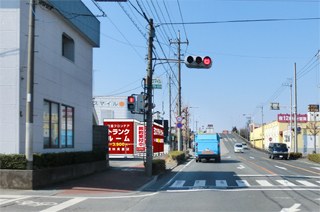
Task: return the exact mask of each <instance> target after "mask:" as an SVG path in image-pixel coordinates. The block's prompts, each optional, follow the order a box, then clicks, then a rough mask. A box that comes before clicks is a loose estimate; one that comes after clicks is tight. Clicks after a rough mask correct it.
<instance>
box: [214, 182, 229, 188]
mask: <svg viewBox="0 0 320 212" xmlns="http://www.w3.org/2000/svg"><path fill="white" fill-rule="evenodd" d="M216 186H217V187H228V184H227V181H226V180H216Z"/></svg>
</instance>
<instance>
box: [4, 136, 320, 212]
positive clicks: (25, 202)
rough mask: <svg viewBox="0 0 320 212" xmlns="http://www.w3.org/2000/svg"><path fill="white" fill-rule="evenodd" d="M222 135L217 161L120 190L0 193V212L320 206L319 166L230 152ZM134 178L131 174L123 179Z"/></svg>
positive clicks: (285, 211)
mask: <svg viewBox="0 0 320 212" xmlns="http://www.w3.org/2000/svg"><path fill="white" fill-rule="evenodd" d="M235 142H241V140H239V138H238V137H235V136H234V135H230V134H229V135H224V136H223V137H222V143H221V150H222V160H221V163H215V162H214V161H203V162H201V163H196V162H195V160H194V159H192V160H190V161H188V162H187V163H185V164H183V165H180V166H178V167H176V168H175V169H173V170H172V171H171V172H170V173H168V174H166V175H161V176H159V177H158V178H157V179H156V180H155V181H153V182H151V183H149V184H147V185H146V186H145V187H144V189H143V190H141V191H138V192H132V193H128V194H124V195H112V194H111V195H108V196H92V195H82V196H75V195H69V196H63V197H61V196H50V195H46V193H43V194H42V195H41V194H38V195H33V196H32V195H29V196H28V195H1V194H0V211H1V212H5V211H48V212H49V211H50V212H51V211H148V212H149V211H161V212H163V211H184V212H185V211H193V212H194V211H279V212H280V211H281V212H294V211H315V212H319V211H320V165H319V164H316V163H312V162H309V161H308V160H306V159H301V160H272V159H269V158H268V155H267V154H266V153H264V152H261V151H257V150H255V149H252V148H250V147H249V148H250V149H247V150H245V151H244V153H234V152H233V145H234V143H235ZM129 180H134V179H129Z"/></svg>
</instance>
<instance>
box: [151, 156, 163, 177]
mask: <svg viewBox="0 0 320 212" xmlns="http://www.w3.org/2000/svg"><path fill="white" fill-rule="evenodd" d="M165 171H166V161H165V160H163V159H155V160H152V174H153V175H156V174H160V173H163V172H165Z"/></svg>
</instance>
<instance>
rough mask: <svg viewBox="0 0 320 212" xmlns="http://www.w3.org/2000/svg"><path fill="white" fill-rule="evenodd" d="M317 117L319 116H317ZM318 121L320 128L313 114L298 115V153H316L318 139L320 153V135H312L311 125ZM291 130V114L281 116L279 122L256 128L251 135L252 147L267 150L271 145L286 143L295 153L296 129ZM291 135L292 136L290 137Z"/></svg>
mask: <svg viewBox="0 0 320 212" xmlns="http://www.w3.org/2000/svg"><path fill="white" fill-rule="evenodd" d="M315 115H317V114H315ZM313 120H316V121H315V122H316V123H315V124H316V126H318V127H320V122H317V117H315V118H313V116H312V114H298V123H297V133H298V134H297V135H298V136H297V141H298V152H301V153H302V154H304V155H306V154H310V153H312V152H313V151H314V143H315V142H314V140H315V139H316V150H317V152H319V151H320V134H319V133H318V134H317V135H316V136H314V135H312V133H311V132H310V130H309V129H308V128H309V127H310V124H312V121H313ZM293 126H294V125H293V122H292V130H290V114H279V115H278V120H277V121H274V122H271V123H268V124H264V125H263V127H261V126H260V127H258V128H254V129H253V130H252V131H251V133H250V142H251V145H252V146H254V147H256V148H259V149H264V150H266V149H267V148H268V146H269V143H274V142H275V143H286V144H287V146H288V147H289V149H290V150H289V151H290V152H294V151H295V150H294V127H293ZM290 134H291V135H290Z"/></svg>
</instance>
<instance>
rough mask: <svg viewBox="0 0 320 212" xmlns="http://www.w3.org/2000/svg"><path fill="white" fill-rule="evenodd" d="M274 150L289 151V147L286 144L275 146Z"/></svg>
mask: <svg viewBox="0 0 320 212" xmlns="http://www.w3.org/2000/svg"><path fill="white" fill-rule="evenodd" d="M274 149H275V150H286V149H287V145H286V144H275V145H274Z"/></svg>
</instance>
